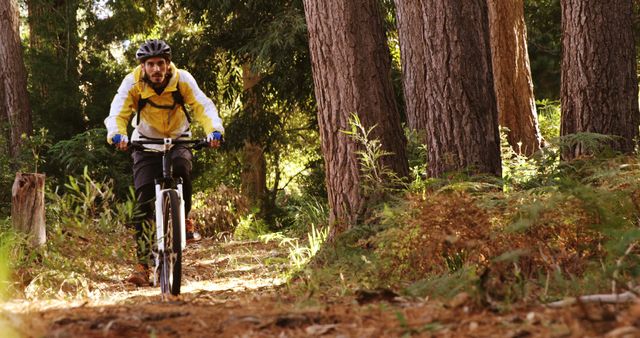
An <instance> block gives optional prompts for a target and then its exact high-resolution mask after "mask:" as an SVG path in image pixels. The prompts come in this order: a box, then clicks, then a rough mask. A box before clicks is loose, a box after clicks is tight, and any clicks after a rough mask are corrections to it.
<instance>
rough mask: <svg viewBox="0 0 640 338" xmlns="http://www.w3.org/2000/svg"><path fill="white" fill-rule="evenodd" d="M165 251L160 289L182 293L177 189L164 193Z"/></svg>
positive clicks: (163, 253) (162, 255) (174, 293)
mask: <svg viewBox="0 0 640 338" xmlns="http://www.w3.org/2000/svg"><path fill="white" fill-rule="evenodd" d="M162 217H163V220H164V238H163V241H164V251H163V252H160V290H161V291H162V293H163V294H172V295H179V294H180V282H181V279H182V231H181V229H180V227H181V224H180V198H179V197H178V192H177V191H175V190H168V191H165V192H164V193H163V194H162Z"/></svg>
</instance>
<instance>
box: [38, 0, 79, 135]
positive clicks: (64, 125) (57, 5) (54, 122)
mask: <svg viewBox="0 0 640 338" xmlns="http://www.w3.org/2000/svg"><path fill="white" fill-rule="evenodd" d="M26 3H27V7H28V11H29V17H28V22H29V40H30V46H31V52H30V53H29V57H30V62H29V63H30V65H31V66H30V67H31V69H30V75H31V84H32V88H31V106H32V108H33V111H34V116H35V117H36V121H39V124H40V125H45V126H46V127H47V128H48V129H49V135H50V136H51V137H52V139H53V140H54V141H58V140H61V139H69V138H71V137H73V136H74V135H76V134H77V133H79V132H81V131H83V130H84V124H85V122H84V115H83V111H82V104H81V99H82V94H81V92H80V85H81V83H80V72H79V65H78V60H79V59H80V58H79V57H78V55H79V42H78V40H79V38H78V19H77V17H78V8H79V3H80V2H79V0H53V1H52V0H27V1H26ZM54 78H55V81H52V79H54Z"/></svg>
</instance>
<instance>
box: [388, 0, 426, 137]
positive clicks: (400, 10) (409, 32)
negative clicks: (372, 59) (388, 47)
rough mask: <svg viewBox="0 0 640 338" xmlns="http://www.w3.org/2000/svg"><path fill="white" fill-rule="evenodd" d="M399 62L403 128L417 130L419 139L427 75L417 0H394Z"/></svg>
mask: <svg viewBox="0 0 640 338" xmlns="http://www.w3.org/2000/svg"><path fill="white" fill-rule="evenodd" d="M395 4H396V16H397V22H398V35H399V40H400V58H401V62H402V75H403V76H402V84H403V88H404V101H405V111H406V115H407V127H409V129H411V130H415V131H418V133H419V135H420V138H421V141H422V142H426V140H425V139H424V136H425V135H424V134H425V130H427V126H428V122H427V97H426V95H424V93H426V92H427V74H426V60H427V54H426V52H427V51H426V50H425V21H424V17H423V16H422V15H423V13H422V7H421V3H420V1H419V0H416V1H405V0H395Z"/></svg>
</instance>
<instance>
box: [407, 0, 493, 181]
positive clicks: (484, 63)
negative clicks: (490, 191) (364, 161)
mask: <svg viewBox="0 0 640 338" xmlns="http://www.w3.org/2000/svg"><path fill="white" fill-rule="evenodd" d="M421 4H422V7H421V13H422V15H423V18H424V20H425V27H426V29H425V49H426V52H425V55H426V56H427V58H426V59H425V65H426V69H425V73H426V82H427V83H428V84H429V86H427V87H426V91H425V93H424V94H423V95H425V96H426V100H427V117H426V118H427V122H428V125H427V130H426V136H427V148H428V163H429V164H428V172H429V175H430V176H432V177H440V176H442V175H443V174H444V173H446V172H449V171H459V170H468V171H469V173H471V174H481V173H486V174H491V175H496V176H499V175H500V173H501V162H500V137H499V133H498V111H497V107H496V98H495V92H494V89H493V76H492V66H491V52H490V45H489V22H488V13H487V12H488V10H487V3H486V1H484V0H469V1H465V2H464V3H463V2H460V1H449V0H422V2H421ZM415 43H417V44H419V43H421V42H420V41H416V42H415ZM411 71H413V70H411ZM418 94H419V93H418ZM418 94H416V95H418Z"/></svg>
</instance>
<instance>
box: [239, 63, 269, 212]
mask: <svg viewBox="0 0 640 338" xmlns="http://www.w3.org/2000/svg"><path fill="white" fill-rule="evenodd" d="M242 80H243V90H244V95H243V99H244V102H243V104H244V109H245V110H246V111H247V112H249V115H250V116H251V117H252V118H253V120H255V121H259V120H260V119H259V118H258V114H259V113H260V109H261V105H260V100H259V96H258V93H256V88H255V87H256V85H257V84H258V83H259V82H260V75H259V74H255V73H254V72H253V71H252V70H251V65H250V64H245V65H244V66H243V67H242ZM240 180H241V190H242V194H243V195H244V196H245V197H246V198H247V200H248V201H249V205H250V206H251V207H252V208H257V209H259V210H260V216H261V218H262V217H264V216H265V215H266V214H265V213H266V210H265V206H266V205H265V203H264V202H265V200H266V198H267V163H266V159H265V156H264V150H263V147H262V146H261V145H260V144H259V143H258V142H257V140H253V139H247V140H245V143H244V147H243V149H242V173H241V174H240Z"/></svg>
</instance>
